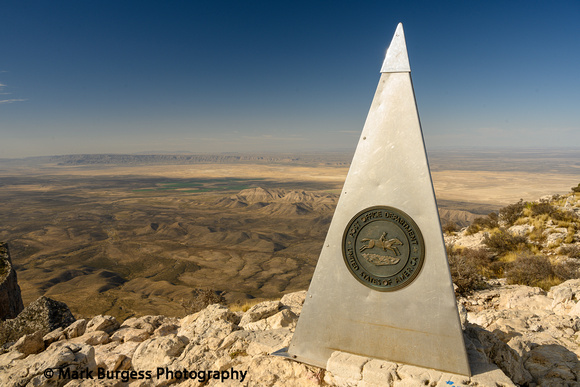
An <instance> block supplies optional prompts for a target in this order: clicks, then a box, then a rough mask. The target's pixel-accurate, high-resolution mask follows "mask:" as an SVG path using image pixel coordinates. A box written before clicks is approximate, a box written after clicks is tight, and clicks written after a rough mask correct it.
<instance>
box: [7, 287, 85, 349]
mask: <svg viewBox="0 0 580 387" xmlns="http://www.w3.org/2000/svg"><path fill="white" fill-rule="evenodd" d="M74 321H75V318H74V317H73V315H72V313H71V311H70V310H69V308H68V306H66V304H65V303H63V302H59V301H55V300H52V299H50V298H48V297H44V296H43V297H40V298H38V299H37V300H36V301H34V302H32V303H31V304H30V305H28V306H27V307H26V308H24V310H23V311H22V312H21V313H20V314H19V315H18V316H17V317H16V318H14V319H9V320H6V321H3V322H0V345H3V344H4V343H7V342H11V341H16V340H18V339H19V338H20V337H22V336H24V335H27V334H32V333H35V332H38V331H40V332H41V334H42V335H46V334H47V333H49V332H51V331H53V330H55V329H57V328H66V327H68V326H69V325H70V324H72V323H73V322H74Z"/></svg>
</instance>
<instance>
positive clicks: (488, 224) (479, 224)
mask: <svg viewBox="0 0 580 387" xmlns="http://www.w3.org/2000/svg"><path fill="white" fill-rule="evenodd" d="M498 226H499V223H498V215H497V214H496V213H495V212H491V213H489V214H488V215H487V216H480V217H477V218H475V219H474V220H473V222H472V223H471V224H470V225H469V227H468V228H467V230H466V231H465V233H466V234H467V235H472V234H475V233H476V232H479V231H481V230H485V229H492V228H496V227H498Z"/></svg>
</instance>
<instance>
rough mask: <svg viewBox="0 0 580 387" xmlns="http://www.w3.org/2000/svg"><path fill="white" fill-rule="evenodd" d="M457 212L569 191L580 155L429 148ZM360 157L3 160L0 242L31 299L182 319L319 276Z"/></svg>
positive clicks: (442, 197) (82, 309)
mask: <svg viewBox="0 0 580 387" xmlns="http://www.w3.org/2000/svg"><path fill="white" fill-rule="evenodd" d="M429 157H430V163H431V168H432V178H433V182H434V186H435V191H436V194H437V198H438V203H439V206H440V215H441V217H442V219H443V220H444V221H447V220H450V221H453V222H455V223H457V224H459V225H462V226H464V225H467V224H468V223H469V222H470V221H471V220H472V219H473V218H474V217H475V216H477V215H481V214H487V213H489V212H491V211H496V210H498V209H499V208H500V207H502V206H504V205H507V204H509V203H512V202H515V201H517V200H519V199H520V198H523V199H524V200H535V199H537V198H538V197H540V196H542V195H546V194H554V193H559V192H562V193H563V192H567V191H569V190H570V187H571V186H575V185H576V184H578V181H579V180H580V179H579V177H580V173H578V172H580V152H579V151H578V150H575V151H574V150H569V151H551V152H539V151H527V152H523V151H522V152H512V151H510V152H503V153H502V152H498V151H495V152H479V153H478V152H473V151H469V152H467V151H466V152H457V151H455V152H452V151H437V152H432V153H431V154H430V155H429ZM350 158H351V155H349V154H328V155H325V154H322V155H297V156H296V155H294V156H289V155H285V156H272V155H265V156H255V155H254V156H249V157H237V156H203V157H202V156H197V157H189V158H188V157H187V156H178V157H174V156H115V155H113V156H111V155H100V156H95V155H92V156H82V155H81V156H61V157H47V158H35V159H22V160H0V241H5V242H8V243H9V245H10V249H11V255H12V259H13V261H14V264H15V266H16V269H17V273H18V282H19V284H20V287H21V289H22V296H23V300H24V304H25V305H27V304H28V303H30V302H31V301H33V300H34V299H36V298H37V297H39V296H40V295H46V296H48V297H51V298H54V299H56V300H59V301H63V302H65V303H66V304H67V305H69V307H70V308H71V310H72V311H73V312H74V314H75V316H77V317H83V316H85V317H90V316H94V315H95V314H110V315H113V316H116V317H118V318H126V317H129V316H132V315H144V314H165V315H168V316H182V315H185V314H186V313H188V312H191V309H192V308H193V309H195V307H196V305H195V303H194V302H193V301H192V300H195V299H196V294H198V293H199V291H201V290H205V291H207V290H211V291H216V292H218V293H220V294H222V295H223V297H224V298H225V300H226V301H227V302H229V303H235V302H241V301H243V300H244V299H247V298H276V297H280V296H281V295H282V294H283V293H287V292H290V291H297V290H303V289H306V288H307V287H308V284H309V281H310V278H311V275H312V273H313V271H314V267H315V265H316V260H317V258H318V254H319V252H320V249H321V247H322V243H323V240H324V237H325V235H326V231H327V228H328V225H329V223H330V220H331V218H332V213H333V210H334V207H335V205H336V202H337V200H338V195H339V192H340V188H341V186H342V184H343V181H344V178H345V177H346V174H347V172H348V165H349V161H350Z"/></svg>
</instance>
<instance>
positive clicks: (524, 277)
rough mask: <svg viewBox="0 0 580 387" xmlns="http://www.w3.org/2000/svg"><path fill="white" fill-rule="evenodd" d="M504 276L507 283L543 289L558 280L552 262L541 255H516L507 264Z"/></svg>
mask: <svg viewBox="0 0 580 387" xmlns="http://www.w3.org/2000/svg"><path fill="white" fill-rule="evenodd" d="M505 276H506V279H507V282H508V283H509V284H517V285H528V286H539V287H541V288H543V289H546V288H547V289H549V288H550V287H551V286H552V285H553V284H554V283H555V282H556V283H557V282H558V281H557V279H556V276H555V273H554V269H553V267H552V263H551V262H550V260H549V259H548V258H547V257H545V256H543V255H531V254H522V255H520V256H518V257H517V258H516V260H515V261H513V262H511V263H510V264H509V265H508V267H507V270H506V273H505ZM547 289H546V290H547Z"/></svg>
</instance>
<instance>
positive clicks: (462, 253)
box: [447, 246, 492, 294]
mask: <svg viewBox="0 0 580 387" xmlns="http://www.w3.org/2000/svg"><path fill="white" fill-rule="evenodd" d="M447 257H448V260H449V269H450V271H451V278H452V279H453V283H454V284H455V285H456V286H457V293H459V294H466V293H469V292H471V291H473V290H477V289H483V288H484V287H485V281H484V275H487V274H488V273H491V272H492V270H491V269H490V265H491V263H492V262H491V261H492V260H491V256H490V254H489V253H488V252H487V251H486V250H485V249H469V248H465V249H455V248H454V247H453V246H448V247H447Z"/></svg>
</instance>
